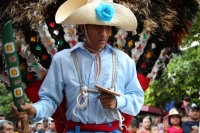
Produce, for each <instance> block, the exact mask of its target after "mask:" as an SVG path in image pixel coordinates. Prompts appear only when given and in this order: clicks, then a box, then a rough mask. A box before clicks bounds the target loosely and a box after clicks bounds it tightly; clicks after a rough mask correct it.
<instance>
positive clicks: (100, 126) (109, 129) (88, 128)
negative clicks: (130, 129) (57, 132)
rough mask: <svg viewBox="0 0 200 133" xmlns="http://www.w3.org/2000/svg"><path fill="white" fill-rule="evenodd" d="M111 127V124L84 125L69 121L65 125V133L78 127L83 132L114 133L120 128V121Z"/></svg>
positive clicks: (113, 123)
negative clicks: (113, 132) (100, 132)
mask: <svg viewBox="0 0 200 133" xmlns="http://www.w3.org/2000/svg"><path fill="white" fill-rule="evenodd" d="M111 124H112V125H111V126H110V125H109V123H107V124H83V123H81V122H73V121H67V122H66V124H65V127H66V129H65V131H64V132H63V133H66V132H67V131H68V130H69V129H72V130H74V129H75V128H76V126H80V130H81V131H94V132H98V131H103V132H112V131H114V130H116V129H118V127H119V121H114V122H112V123H111Z"/></svg>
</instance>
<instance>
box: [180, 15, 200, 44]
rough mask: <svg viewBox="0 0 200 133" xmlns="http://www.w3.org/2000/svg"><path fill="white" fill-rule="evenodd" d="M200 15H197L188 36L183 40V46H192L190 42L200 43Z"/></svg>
mask: <svg viewBox="0 0 200 133" xmlns="http://www.w3.org/2000/svg"><path fill="white" fill-rule="evenodd" d="M199 31H200V13H198V16H197V19H196V20H195V22H194V25H193V26H192V28H191V29H190V34H189V35H188V36H187V37H186V38H185V39H184V43H185V44H192V42H200V39H199V38H200V33H199Z"/></svg>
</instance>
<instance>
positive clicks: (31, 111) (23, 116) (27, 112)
mask: <svg viewBox="0 0 200 133" xmlns="http://www.w3.org/2000/svg"><path fill="white" fill-rule="evenodd" d="M20 107H21V109H22V110H23V111H22V112H19V111H17V107H16V106H15V105H14V104H13V103H12V114H14V115H15V117H16V118H17V119H18V120H19V121H24V120H28V119H29V118H33V116H34V115H35V114H36V109H35V108H34V107H33V106H32V105H31V104H28V103H26V104H25V105H20Z"/></svg>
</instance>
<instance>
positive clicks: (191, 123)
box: [182, 103, 200, 133]
mask: <svg viewBox="0 0 200 133" xmlns="http://www.w3.org/2000/svg"><path fill="white" fill-rule="evenodd" d="M188 116H189V117H190V119H189V120H188V121H186V122H183V124H182V128H183V132H184V133H198V132H199V116H200V114H199V107H198V106H197V105H196V104H195V103H192V104H191V105H190V106H189V110H188Z"/></svg>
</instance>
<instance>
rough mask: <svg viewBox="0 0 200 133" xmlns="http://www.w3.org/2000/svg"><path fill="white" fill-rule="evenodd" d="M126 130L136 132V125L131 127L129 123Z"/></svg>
mask: <svg viewBox="0 0 200 133" xmlns="http://www.w3.org/2000/svg"><path fill="white" fill-rule="evenodd" d="M128 130H129V131H131V133H136V132H137V127H135V126H134V127H132V126H131V125H129V127H128Z"/></svg>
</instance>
